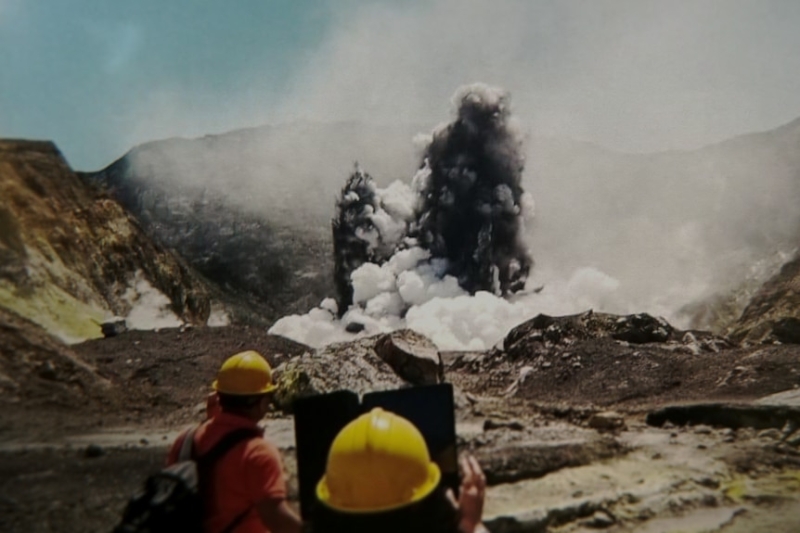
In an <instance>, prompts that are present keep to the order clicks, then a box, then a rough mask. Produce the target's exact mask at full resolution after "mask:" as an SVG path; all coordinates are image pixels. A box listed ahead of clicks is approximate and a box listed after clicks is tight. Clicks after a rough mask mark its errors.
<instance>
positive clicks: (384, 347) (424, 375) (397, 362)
mask: <svg viewBox="0 0 800 533" xmlns="http://www.w3.org/2000/svg"><path fill="white" fill-rule="evenodd" d="M375 353H376V354H377V355H378V357H380V358H381V359H382V360H383V361H385V362H386V363H387V364H388V365H389V366H390V367H392V369H393V370H394V371H395V373H396V374H397V375H398V376H400V377H401V378H403V379H404V380H406V381H408V382H409V383H411V384H413V385H433V384H436V383H441V382H442V381H444V367H443V365H442V358H441V356H440V355H439V350H438V349H437V348H436V345H435V344H433V342H432V341H431V340H430V339H428V338H427V337H425V336H424V335H421V334H419V333H417V332H416V331H412V330H410V329H403V330H398V331H394V332H392V333H388V334H386V335H383V336H381V337H379V338H378V341H377V342H376V343H375Z"/></svg>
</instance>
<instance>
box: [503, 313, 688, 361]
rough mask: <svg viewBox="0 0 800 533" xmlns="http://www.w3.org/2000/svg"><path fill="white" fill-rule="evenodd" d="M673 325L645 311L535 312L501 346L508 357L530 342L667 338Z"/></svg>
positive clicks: (651, 340) (648, 340)
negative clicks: (560, 313)
mask: <svg viewBox="0 0 800 533" xmlns="http://www.w3.org/2000/svg"><path fill="white" fill-rule="evenodd" d="M674 334H675V329H674V328H673V327H672V326H671V325H670V324H669V323H668V322H667V321H666V320H664V319H663V318H656V317H653V316H650V315H648V314H646V313H640V314H637V315H627V316H620V315H612V314H608V313H595V312H593V311H587V312H586V313H581V314H579V315H571V316H564V317H551V316H548V315H537V316H536V317H534V318H533V319H531V320H529V321H527V322H524V323H523V324H520V325H519V326H517V327H515V328H514V329H512V330H511V331H510V332H509V333H508V335H507V336H506V338H505V340H504V342H503V347H504V349H505V351H506V353H508V354H509V355H510V356H511V357H514V356H515V355H517V352H520V351H524V350H525V349H526V348H528V347H529V345H530V344H532V343H539V344H541V345H543V346H551V345H569V344H572V343H574V342H576V341H582V340H587V339H599V338H606V337H610V338H612V339H615V340H620V341H626V342H630V343H634V344H645V343H651V342H661V343H663V342H667V341H668V340H672V339H673V338H674Z"/></svg>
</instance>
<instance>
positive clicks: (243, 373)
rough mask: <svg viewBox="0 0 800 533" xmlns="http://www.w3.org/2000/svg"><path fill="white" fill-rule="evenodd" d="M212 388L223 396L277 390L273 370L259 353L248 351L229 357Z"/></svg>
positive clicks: (264, 392)
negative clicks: (273, 380) (273, 379)
mask: <svg viewBox="0 0 800 533" xmlns="http://www.w3.org/2000/svg"><path fill="white" fill-rule="evenodd" d="M211 387H212V388H213V389H214V390H215V391H217V392H221V393H223V394H234V395H239V396H246V395H254V394H266V393H268V392H272V391H274V390H275V385H273V383H272V368H270V366H269V363H268V362H267V360H266V359H264V357H262V355H261V354H260V353H258V352H254V351H252V350H248V351H246V352H241V353H237V354H236V355H232V356H231V357H229V358H228V359H227V360H226V361H225V362H224V363H222V368H220V369H219V372H217V379H216V380H215V381H214V383H213V384H212V385H211Z"/></svg>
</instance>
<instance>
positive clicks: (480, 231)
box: [333, 84, 533, 314]
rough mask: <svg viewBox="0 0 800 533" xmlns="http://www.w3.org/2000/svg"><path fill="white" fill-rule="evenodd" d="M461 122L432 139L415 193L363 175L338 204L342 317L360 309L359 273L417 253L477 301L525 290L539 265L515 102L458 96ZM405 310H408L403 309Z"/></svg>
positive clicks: (500, 95) (501, 95) (465, 91)
mask: <svg viewBox="0 0 800 533" xmlns="http://www.w3.org/2000/svg"><path fill="white" fill-rule="evenodd" d="M453 101H454V104H455V105H456V118H455V120H454V121H453V122H452V123H450V124H448V125H446V126H444V127H441V128H439V129H437V130H436V131H434V133H433V134H432V135H431V137H430V140H429V142H428V143H427V145H426V147H425V149H424V152H423V160H422V163H421V166H420V169H419V171H418V172H417V174H416V176H414V179H413V180H412V183H411V188H410V189H409V188H408V186H406V185H404V184H403V183H401V182H395V183H393V184H392V185H391V186H390V187H389V188H387V189H386V190H382V189H379V188H378V186H377V185H376V184H375V181H374V180H373V179H372V177H371V176H370V175H369V174H367V173H365V172H363V171H361V169H359V168H358V167H356V170H355V171H354V172H353V174H352V175H351V176H350V178H349V179H348V181H347V184H346V185H345V187H344V188H343V189H342V191H341V194H340V195H339V198H338V199H337V202H336V216H335V218H334V219H333V248H334V258H335V272H334V279H335V283H336V289H337V304H338V309H339V313H340V314H343V313H344V312H345V311H346V309H347V308H348V307H349V306H350V305H351V304H352V303H353V273H354V272H355V271H356V270H357V269H358V268H359V267H361V266H362V265H364V264H365V263H372V264H373V265H377V266H380V265H383V264H384V263H386V262H387V261H389V260H390V258H391V257H392V256H393V255H394V254H395V253H397V252H399V251H401V250H407V249H410V248H414V247H419V248H421V249H422V250H424V251H425V253H426V254H427V256H428V258H429V259H430V260H431V261H432V264H433V263H435V264H436V265H437V268H436V271H437V276H439V277H441V276H444V275H449V276H452V277H454V278H455V279H456V280H457V283H458V286H460V287H461V288H462V289H464V290H465V291H466V292H468V293H469V294H475V293H476V292H478V291H487V292H491V293H493V294H496V295H507V294H509V293H513V292H517V291H519V290H520V289H522V288H524V286H525V281H526V279H527V277H528V273H529V271H530V267H531V265H532V262H533V261H532V259H531V256H530V254H529V252H528V248H527V246H526V245H525V243H524V240H523V235H522V232H523V230H524V213H525V209H524V208H525V207H526V206H528V205H530V203H531V202H530V200H529V197H528V196H527V195H525V193H524V191H523V190H522V186H521V179H522V171H523V168H524V157H523V156H522V151H521V148H522V140H521V136H520V135H519V134H518V133H517V130H516V128H514V125H513V122H512V121H511V117H510V110H509V106H508V95H507V94H506V93H505V92H504V91H502V90H500V89H496V88H491V87H488V86H486V85H482V84H475V85H470V86H467V87H463V88H461V89H459V90H458V92H457V93H456V95H455V96H454V98H453ZM401 307H402V306H401Z"/></svg>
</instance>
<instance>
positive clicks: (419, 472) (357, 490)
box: [317, 407, 441, 513]
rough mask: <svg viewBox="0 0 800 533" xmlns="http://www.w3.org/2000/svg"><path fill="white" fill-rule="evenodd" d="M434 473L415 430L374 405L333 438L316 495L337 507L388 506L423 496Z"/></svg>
mask: <svg viewBox="0 0 800 533" xmlns="http://www.w3.org/2000/svg"><path fill="white" fill-rule="evenodd" d="M440 478H441V472H440V471H439V467H438V466H436V463H433V462H431V459H430V455H429V454H428V447H427V446H426V445H425V440H424V439H423V438H422V434H420V432H419V430H418V429H417V428H416V427H414V425H413V424H412V423H411V422H409V421H408V420H406V419H405V418H403V417H401V416H398V415H396V414H394V413H389V412H387V411H384V410H383V409H380V408H377V407H376V408H375V409H373V410H372V411H371V412H369V413H367V414H365V415H361V416H360V417H358V418H356V419H355V420H353V421H352V422H350V423H349V424H347V425H346V426H345V427H344V428H343V429H342V430H341V431H340V432H339V434H338V435H337V436H336V438H335V439H334V441H333V444H331V450H330V452H329V453H328V465H327V468H326V470H325V475H324V476H323V477H322V479H321V480H320V482H319V483H318V484H317V498H319V500H320V501H321V502H323V503H324V504H326V505H327V506H329V507H331V508H333V509H336V510H337V511H344V512H349V513H374V512H380V511H390V510H392V509H397V508H399V507H403V506H405V505H409V504H411V503H414V502H417V501H419V500H421V499H423V498H425V497H426V496H427V495H428V494H430V493H431V492H433V489H435V488H436V486H437V485H438V484H439V479H440Z"/></svg>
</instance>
